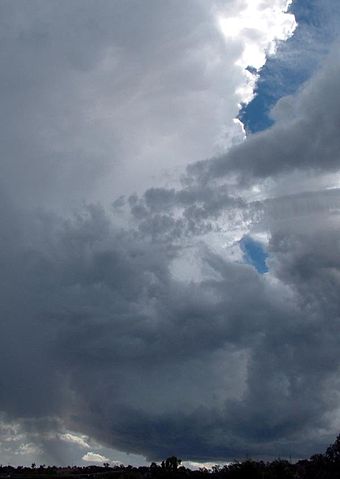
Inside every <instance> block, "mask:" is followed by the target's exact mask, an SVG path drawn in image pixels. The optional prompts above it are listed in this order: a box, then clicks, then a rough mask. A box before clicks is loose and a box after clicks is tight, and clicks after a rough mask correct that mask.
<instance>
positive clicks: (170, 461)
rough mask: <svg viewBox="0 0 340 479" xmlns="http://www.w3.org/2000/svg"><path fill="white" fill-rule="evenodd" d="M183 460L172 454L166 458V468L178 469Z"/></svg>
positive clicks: (170, 469)
mask: <svg viewBox="0 0 340 479" xmlns="http://www.w3.org/2000/svg"><path fill="white" fill-rule="evenodd" d="M181 462H182V460H181V459H178V458H177V457H176V456H170V457H168V458H167V459H166V460H165V469H168V470H169V471H176V470H177V468H178V466H179V465H180V464H181Z"/></svg>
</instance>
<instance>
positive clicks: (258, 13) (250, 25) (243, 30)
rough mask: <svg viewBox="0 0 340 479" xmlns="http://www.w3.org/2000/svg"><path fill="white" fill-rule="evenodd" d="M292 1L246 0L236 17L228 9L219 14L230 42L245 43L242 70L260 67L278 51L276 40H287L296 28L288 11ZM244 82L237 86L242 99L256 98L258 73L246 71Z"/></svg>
mask: <svg viewBox="0 0 340 479" xmlns="http://www.w3.org/2000/svg"><path fill="white" fill-rule="evenodd" d="M291 3H292V0H288V1H287V0H275V1H273V0H266V1H259V0H257V1H254V0H247V1H246V2H244V3H243V6H244V8H242V9H241V11H239V12H237V15H235V16H229V15H228V12H227V13H225V14H223V13H222V14H220V15H219V16H218V22H219V26H220V28H221V31H222V32H223V35H224V36H225V38H226V41H227V42H230V41H236V42H241V43H242V50H241V54H240V56H239V58H238V59H237V60H236V65H239V66H240V67H241V68H242V69H243V70H244V69H245V68H246V67H248V66H250V67H253V68H256V69H260V68H261V67H263V65H264V64H265V62H266V59H267V56H268V55H272V54H274V53H275V51H276V48H277V43H278V42H279V41H285V40H287V39H288V38H289V37H290V36H291V35H292V34H293V33H294V31H295V29H296V27H297V23H296V21H295V17H294V15H293V14H291V13H287V10H288V7H289V5H290V4H291ZM243 74H244V82H243V84H241V85H240V86H239V87H238V88H237V93H238V94H239V95H240V101H242V102H245V103H247V102H249V101H250V100H251V99H252V97H253V90H254V86H255V82H256V79H257V77H256V75H254V74H251V73H250V72H247V71H245V70H244V73H243Z"/></svg>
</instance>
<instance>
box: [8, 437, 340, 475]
mask: <svg viewBox="0 0 340 479" xmlns="http://www.w3.org/2000/svg"><path fill="white" fill-rule="evenodd" d="M49 477H50V478H54V477H55V478H58V479H81V478H84V479H85V478H87V479H92V478H93V479H101V478H103V479H104V478H105V479H110V478H114V479H158V478H159V479H340V435H339V436H338V437H337V439H336V441H335V443H334V444H332V445H331V446H329V448H328V449H327V450H326V452H325V453H324V454H315V455H314V456H312V457H311V458H310V459H303V460H300V461H297V462H295V463H292V462H290V461H287V460H283V459H276V460H275V461H272V462H264V461H253V460H249V459H248V460H246V461H243V462H236V461H235V462H233V463H230V464H228V465H225V466H214V467H213V468H212V469H205V468H201V469H199V470H197V471H192V470H191V469H187V468H185V467H183V466H181V460H180V459H177V457H175V456H172V457H169V458H168V459H166V460H165V461H162V463H161V464H160V465H158V464H156V463H154V462H153V463H152V464H151V465H150V466H149V467H146V466H141V467H132V466H114V467H111V466H110V465H109V464H108V463H104V464H103V466H84V467H78V466H72V467H71V466H69V467H56V466H48V467H46V466H45V465H41V466H39V467H37V466H36V465H35V464H32V466H31V467H23V466H19V467H16V468H15V467H12V466H0V478H18V479H43V478H49Z"/></svg>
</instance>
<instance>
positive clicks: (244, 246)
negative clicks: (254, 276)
mask: <svg viewBox="0 0 340 479" xmlns="http://www.w3.org/2000/svg"><path fill="white" fill-rule="evenodd" d="M239 244H240V248H241V250H242V252H243V260H244V261H245V262H246V263H248V264H250V265H251V266H253V267H254V268H255V269H256V271H257V272H258V273H260V274H264V273H267V272H268V271H269V270H268V266H267V263H266V260H267V258H268V253H267V251H266V249H265V248H264V246H263V245H262V243H260V242H259V241H256V240H254V239H253V238H252V237H251V236H244V237H243V238H242V239H241V241H240V243H239Z"/></svg>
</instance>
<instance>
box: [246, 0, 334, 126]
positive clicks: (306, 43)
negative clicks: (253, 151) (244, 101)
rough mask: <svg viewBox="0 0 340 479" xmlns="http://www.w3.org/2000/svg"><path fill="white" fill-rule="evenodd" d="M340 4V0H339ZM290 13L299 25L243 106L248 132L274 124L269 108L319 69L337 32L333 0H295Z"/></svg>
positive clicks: (269, 61) (280, 47)
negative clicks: (251, 97)
mask: <svg viewBox="0 0 340 479" xmlns="http://www.w3.org/2000/svg"><path fill="white" fill-rule="evenodd" d="M339 3H340V2H339ZM291 12H292V13H293V14H294V15H295V18H296V20H297V22H298V27H297V29H296V31H295V33H294V35H293V36H292V37H291V38H290V39H289V40H287V41H285V42H282V43H281V44H280V45H279V46H278V49H277V52H276V54H275V55H273V56H271V57H269V58H268V60H267V63H266V64H265V66H264V67H263V68H262V69H261V70H260V71H259V72H258V73H259V75H260V77H259V80H258V83H257V87H256V90H255V97H254V99H253V100H252V101H251V102H250V103H249V104H248V105H246V106H244V107H243V108H242V109H241V111H240V114H239V117H238V118H239V119H240V120H241V121H242V123H243V124H244V126H245V129H246V131H247V133H248V134H249V133H255V132H258V131H262V130H265V129H266V128H269V127H270V126H271V125H272V124H273V120H272V118H271V117H270V111H271V109H272V107H273V106H274V105H275V104H276V102H277V101H278V100H279V99H280V98H282V97H283V96H286V95H291V94H293V93H295V92H296V91H297V90H298V89H299V87H300V86H301V85H302V84H303V83H304V82H305V81H306V80H308V78H310V76H311V75H312V74H313V72H314V71H315V70H316V69H317V67H318V65H319V64H320V62H321V61H322V59H323V58H324V57H325V56H326V55H327V53H328V52H329V50H330V46H331V44H332V40H333V39H334V38H335V37H336V36H337V35H338V31H339V25H340V5H339V4H338V2H334V1H333V0H322V2H320V0H295V2H294V3H293V4H292V7H291Z"/></svg>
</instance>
